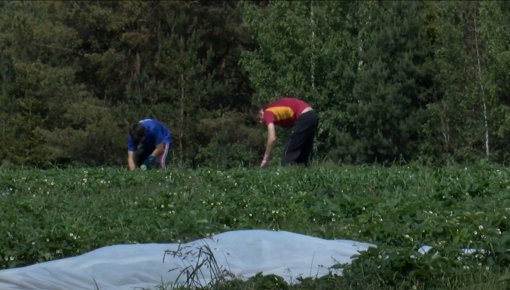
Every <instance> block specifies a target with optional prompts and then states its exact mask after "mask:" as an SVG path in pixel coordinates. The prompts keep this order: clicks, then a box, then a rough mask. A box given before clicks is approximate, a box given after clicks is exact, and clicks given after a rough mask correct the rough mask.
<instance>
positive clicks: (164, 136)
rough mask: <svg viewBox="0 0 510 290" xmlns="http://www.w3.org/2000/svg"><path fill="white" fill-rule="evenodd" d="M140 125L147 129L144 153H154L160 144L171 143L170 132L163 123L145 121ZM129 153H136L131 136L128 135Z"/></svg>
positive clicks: (143, 144) (153, 120)
mask: <svg viewBox="0 0 510 290" xmlns="http://www.w3.org/2000/svg"><path fill="white" fill-rule="evenodd" d="M138 123H140V124H141V125H142V126H143V127H144V128H145V139H144V140H143V142H142V146H143V150H144V151H153V150H154V149H155V148H156V145H158V144H162V143H168V144H169V143H170V141H171V135H170V130H169V129H168V128H167V127H166V126H165V125H163V123H161V122H159V121H158V120H156V119H143V120H140V121H139V122H138ZM128 151H136V146H135V142H134V140H133V137H132V136H131V134H128Z"/></svg>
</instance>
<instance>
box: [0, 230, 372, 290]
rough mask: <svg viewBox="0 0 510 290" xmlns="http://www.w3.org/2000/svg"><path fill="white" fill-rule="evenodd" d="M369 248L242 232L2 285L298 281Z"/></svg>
mask: <svg viewBox="0 0 510 290" xmlns="http://www.w3.org/2000/svg"><path fill="white" fill-rule="evenodd" d="M371 246H374V245H372V244H368V243H362V242H356V241H350V240H325V239H320V238H316V237H311V236H306V235H302V234H297V233H291V232H286V231H268V230H238V231H230V232H225V233H221V234H217V235H214V236H211V237H210V238H204V239H200V240H197V241H193V242H189V243H185V244H178V243H172V244H156V243H148V244H129V245H113V246H107V247H103V248H100V249H97V250H94V251H91V252H88V253H85V254H83V255H80V256H76V257H70V258H64V259H60V260H55V261H49V262H43V263H38V264H34V265H31V266H26V267H20V268H13V269H6V270H1V271H0V289H2V290H20V289H23V290H30V289H34V290H35V289H37V290H42V289H48V290H60V289H62V290H69V289H72V290H79V289H87V290H90V289H100V290H113V289H115V290H118V289H127V290H131V289H156V287H159V286H164V287H167V288H166V289H171V288H172V287H173V286H175V285H195V286H206V285H207V283H209V282H211V281H217V280H218V279H220V278H221V277H223V276H222V275H224V274H226V273H229V274H230V275H231V276H228V277H236V278H240V279H243V280H246V279H248V278H250V277H252V276H254V275H256V274H257V273H262V274H263V275H268V274H275V275H278V276H281V277H282V278H284V279H285V280H286V281H287V282H288V283H298V281H297V279H296V278H298V277H320V276H323V275H326V274H328V273H330V272H331V273H336V274H341V273H340V272H339V270H335V269H329V267H331V266H333V265H335V264H338V263H350V262H351V260H352V259H353V258H354V257H353V256H355V255H356V254H358V253H359V252H360V251H364V250H366V249H367V248H368V247H371ZM197 263H198V264H197ZM200 263H202V265H201V266H197V265H200ZM193 270H197V271H195V272H192V271H193ZM186 283H187V284H186Z"/></svg>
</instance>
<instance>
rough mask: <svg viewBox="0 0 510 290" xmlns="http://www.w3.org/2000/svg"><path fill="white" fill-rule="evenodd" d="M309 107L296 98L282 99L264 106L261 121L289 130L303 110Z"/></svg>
mask: <svg viewBox="0 0 510 290" xmlns="http://www.w3.org/2000/svg"><path fill="white" fill-rule="evenodd" d="M308 107H310V105H309V104H308V103H306V102H305V101H302V100H300V99H297V98H292V97H283V98H281V99H279V100H277V101H274V102H272V103H270V104H268V105H266V106H265V107H264V108H263V110H264V116H263V117H262V120H264V123H265V124H266V125H267V124H270V123H274V124H275V125H278V126H280V127H283V128H290V127H292V126H293V125H294V123H295V122H296V120H297V118H298V117H299V116H300V115H301V113H302V112H303V110H304V109H306V108H308Z"/></svg>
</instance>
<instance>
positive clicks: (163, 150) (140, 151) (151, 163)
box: [128, 119, 172, 171]
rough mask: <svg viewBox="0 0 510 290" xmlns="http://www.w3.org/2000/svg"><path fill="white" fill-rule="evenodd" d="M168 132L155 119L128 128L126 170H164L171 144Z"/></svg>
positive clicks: (145, 120) (142, 121)
mask: <svg viewBox="0 0 510 290" xmlns="http://www.w3.org/2000/svg"><path fill="white" fill-rule="evenodd" d="M171 139H172V137H171V135H170V130H169V129H168V128H167V127H166V126H165V125H164V124H163V123H161V122H160V121H158V120H156V119H143V120H140V121H138V122H137V123H135V124H133V125H132V126H131V127H130V128H129V135H128V168H129V170H130V171H133V170H135V168H137V167H140V168H141V169H150V168H153V167H155V168H163V169H164V168H165V166H166V164H165V163H166V158H167V156H168V150H169V148H170V142H171Z"/></svg>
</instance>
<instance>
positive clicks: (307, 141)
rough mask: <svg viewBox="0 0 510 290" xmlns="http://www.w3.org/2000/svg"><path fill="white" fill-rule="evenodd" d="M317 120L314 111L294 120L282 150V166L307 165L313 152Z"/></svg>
mask: <svg viewBox="0 0 510 290" xmlns="http://www.w3.org/2000/svg"><path fill="white" fill-rule="evenodd" d="M318 124H319V118H318V116H317V113H315V111H309V112H306V113H304V114H302V115H301V116H299V118H298V119H297V120H296V123H295V124H294V126H293V127H292V129H291V132H290V135H289V137H288V138H287V141H286V144H285V149H284V150H283V158H282V164H283V165H290V164H304V165H308V164H309V162H310V157H311V155H312V150H313V141H314V138H315V134H316V132H317V126H318Z"/></svg>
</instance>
